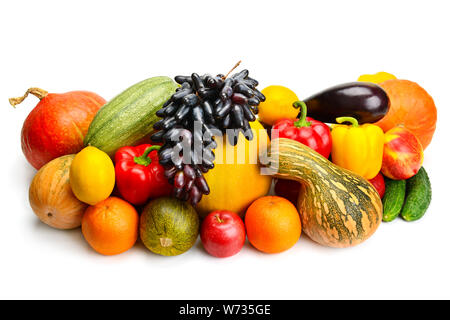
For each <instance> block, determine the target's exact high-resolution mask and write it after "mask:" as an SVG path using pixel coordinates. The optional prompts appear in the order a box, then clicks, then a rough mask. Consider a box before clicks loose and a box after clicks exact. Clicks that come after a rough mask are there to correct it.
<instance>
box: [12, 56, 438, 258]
mask: <svg viewBox="0 0 450 320" xmlns="http://www.w3.org/2000/svg"><path fill="white" fill-rule="evenodd" d="M238 65H239V63H238V64H237V65H236V66H235V68H236V67H237V66H238ZM235 68H233V69H232V70H231V71H230V72H229V73H228V74H227V75H223V74H218V75H216V76H211V75H209V74H205V75H203V76H200V75H198V74H197V73H193V74H191V75H190V76H177V77H175V79H174V80H175V81H174V80H172V79H170V78H168V77H154V78H150V79H146V80H144V81H141V82H139V83H137V84H135V85H133V86H131V87H130V88H128V89H126V90H125V91H123V92H122V93H120V94H119V95H118V96H116V97H115V98H114V99H112V100H110V101H109V102H106V101H105V100H104V99H103V98H101V97H100V96H98V95H97V94H95V93H92V92H87V91H73V92H68V93H64V94H55V93H48V92H47V91H45V90H41V89H38V88H31V89H29V90H28V91H27V92H26V94H25V95H24V96H23V97H21V98H13V99H10V103H11V104H12V105H14V106H15V105H17V104H19V103H21V102H22V101H23V100H24V99H25V98H26V97H27V95H29V94H32V95H34V96H36V97H38V98H39V99H40V102H39V103H38V105H37V106H36V107H35V108H34V109H33V110H32V111H31V112H30V114H29V115H28V117H27V119H26V120H25V122H24V125H23V130H22V150H23V152H24V154H25V156H26V158H27V160H28V161H29V163H30V164H31V165H32V166H33V167H35V168H36V169H37V170H38V171H37V173H36V175H35V177H34V178H33V180H32V182H31V185H30V189H29V200H30V205H31V208H32V210H33V211H34V213H35V214H36V215H37V216H38V217H39V219H40V220H41V221H42V222H44V223H46V224H47V225H49V226H51V227H54V228H58V229H73V228H78V227H80V226H81V231H82V233H83V236H84V239H85V240H86V241H87V242H88V243H89V245H90V246H91V247H92V248H93V249H94V250H95V251H97V252H99V253H101V254H104V255H115V254H120V253H122V252H125V251H127V250H129V249H130V248H131V247H133V246H134V244H135V243H136V241H137V240H138V238H140V241H142V243H143V244H144V245H145V247H146V248H148V249H149V250H150V251H152V252H153V253H156V254H160V255H164V256H174V255H179V254H182V253H184V252H186V251H187V250H189V249H190V248H191V247H192V246H193V245H194V244H195V242H196V241H197V239H198V236H199V235H200V239H201V242H202V244H203V247H204V249H205V250H206V251H207V252H208V253H209V254H211V255H213V256H216V257H229V256H232V255H235V254H237V253H238V252H239V251H240V250H241V249H242V247H243V246H244V244H245V240H246V239H248V241H249V242H250V244H251V245H252V246H253V247H254V248H256V249H257V250H259V251H262V252H265V253H279V252H283V251H286V250H288V249H289V248H291V247H292V246H294V245H295V244H296V243H297V241H298V240H299V238H300V235H301V233H302V232H304V233H305V234H306V235H307V236H308V237H310V238H311V239H312V240H314V241H316V242H317V243H319V244H322V245H325V246H330V247H349V246H354V245H357V244H360V243H362V242H363V241H365V240H367V239H368V238H369V237H370V236H371V235H372V234H373V233H374V232H375V231H376V230H377V228H378V227H379V225H380V223H381V221H386V222H389V221H392V220H394V219H395V218H397V217H398V216H401V217H402V218H403V219H404V220H406V221H414V220H418V219H420V218H422V217H423V215H424V214H425V212H426V211H427V209H428V206H429V204H430V202H431V185H430V180H429V178H428V175H427V172H426V171H425V169H424V168H423V167H422V163H423V159H424V150H425V149H426V147H427V146H428V145H429V144H430V142H431V139H432V137H433V134H434V131H435V128H436V118H437V111H436V106H435V105H434V102H433V99H432V98H431V96H430V95H429V94H428V93H427V92H426V91H425V90H424V89H423V88H422V87H420V86H419V85H418V84H417V83H414V82H411V81H408V80H399V79H397V78H396V77H395V76H393V75H391V74H389V73H385V72H381V73H377V74H375V75H363V76H361V77H360V78H359V79H358V80H359V81H357V82H349V83H344V84H340V85H337V86H334V87H331V88H328V89H325V90H323V91H321V92H319V93H317V94H315V95H312V96H310V97H309V98H307V99H304V100H300V99H299V98H298V96H297V95H296V94H295V93H294V92H293V91H292V90H290V89H288V88H286V87H283V86H269V87H266V88H265V89H263V90H262V91H261V92H260V91H258V89H257V88H256V87H257V86H258V81H256V80H255V79H253V78H250V77H249V72H248V70H242V71H239V72H236V73H234V74H231V73H232V72H233V70H234V69H235ZM80 137H82V138H81V139H80ZM269 137H270V138H269ZM272 184H274V193H275V195H269V190H270V188H271V185H272Z"/></svg>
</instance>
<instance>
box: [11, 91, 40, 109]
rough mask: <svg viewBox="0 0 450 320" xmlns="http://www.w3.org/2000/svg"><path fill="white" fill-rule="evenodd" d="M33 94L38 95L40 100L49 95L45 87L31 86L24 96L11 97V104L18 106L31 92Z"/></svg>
mask: <svg viewBox="0 0 450 320" xmlns="http://www.w3.org/2000/svg"><path fill="white" fill-rule="evenodd" d="M30 93H31V94H32V95H34V96H36V97H37V98H39V100H42V99H44V98H45V96H47V94H48V92H47V91H45V90H43V89H39V88H30V89H28V90H27V92H25V94H24V95H23V96H22V97H18V98H9V104H10V105H12V106H13V107H14V108H15V107H16V105H18V104H20V103H22V102H23V100H25V99H26V98H27V97H28V95H29V94H30Z"/></svg>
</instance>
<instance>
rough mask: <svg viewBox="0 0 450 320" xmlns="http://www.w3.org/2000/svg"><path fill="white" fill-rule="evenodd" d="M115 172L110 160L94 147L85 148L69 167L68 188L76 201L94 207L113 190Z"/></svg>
mask: <svg viewBox="0 0 450 320" xmlns="http://www.w3.org/2000/svg"><path fill="white" fill-rule="evenodd" d="M114 183H115V171H114V164H113V162H112V160H111V158H110V157H109V156H108V155H107V154H106V153H105V152H103V151H101V150H99V149H97V148H95V147H90V146H89V147H86V148H84V149H83V150H81V151H80V152H79V153H78V154H77V155H76V156H75V158H74V159H73V162H72V165H71V166H70V186H71V188H72V191H73V194H74V195H75V196H76V197H77V198H78V200H80V201H82V202H85V203H88V204H90V205H95V204H97V203H98V202H100V201H103V200H105V199H106V198H108V197H109V196H110V194H111V192H112V191H113V189H114Z"/></svg>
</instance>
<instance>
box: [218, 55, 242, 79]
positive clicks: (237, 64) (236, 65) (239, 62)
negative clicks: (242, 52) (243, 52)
mask: <svg viewBox="0 0 450 320" xmlns="http://www.w3.org/2000/svg"><path fill="white" fill-rule="evenodd" d="M241 62H242V60H239V61H238V62H237V63H236V64H235V65H234V67H233V68H231V70H230V71H228V73H227V74H226V76H224V77H222V79H223V80H225V79H226V78H227V77H228V76H229V75H230V73H232V72H233V70H234V69H236V68H237V67H239V65H240V64H241Z"/></svg>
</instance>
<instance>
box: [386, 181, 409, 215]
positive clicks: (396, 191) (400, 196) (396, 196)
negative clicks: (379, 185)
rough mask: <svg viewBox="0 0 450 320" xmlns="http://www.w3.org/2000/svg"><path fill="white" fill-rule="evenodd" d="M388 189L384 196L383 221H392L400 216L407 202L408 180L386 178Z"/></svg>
mask: <svg viewBox="0 0 450 320" xmlns="http://www.w3.org/2000/svg"><path fill="white" fill-rule="evenodd" d="M384 180H385V185H386V191H385V193H384V197H383V221H384V222H390V221H392V220H394V219H395V218H397V217H398V215H399V214H400V211H401V210H402V207H403V203H404V202H405V193H406V181H405V180H392V179H389V178H386V177H385V178H384Z"/></svg>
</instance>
